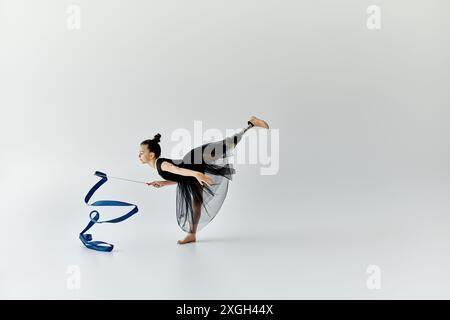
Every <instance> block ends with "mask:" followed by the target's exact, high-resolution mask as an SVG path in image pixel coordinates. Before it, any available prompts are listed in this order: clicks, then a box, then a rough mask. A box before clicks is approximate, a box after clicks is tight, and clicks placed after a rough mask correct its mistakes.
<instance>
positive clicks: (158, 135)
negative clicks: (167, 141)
mask: <svg viewBox="0 0 450 320" xmlns="http://www.w3.org/2000/svg"><path fill="white" fill-rule="evenodd" d="M160 138H161V135H160V134H159V133H157V134H156V135H155V137H154V138H153V141H155V142H156V143H159V142H160V141H161V139H160Z"/></svg>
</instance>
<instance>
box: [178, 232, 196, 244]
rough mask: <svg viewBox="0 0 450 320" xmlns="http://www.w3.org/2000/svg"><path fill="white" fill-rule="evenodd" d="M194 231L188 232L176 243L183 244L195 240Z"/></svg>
mask: <svg viewBox="0 0 450 320" xmlns="http://www.w3.org/2000/svg"><path fill="white" fill-rule="evenodd" d="M195 241H196V239H195V233H188V234H187V236H186V238H184V239H183V240H178V241H177V243H178V244H185V243H189V242H195Z"/></svg>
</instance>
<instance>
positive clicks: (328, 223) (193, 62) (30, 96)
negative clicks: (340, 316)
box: [0, 0, 450, 299]
mask: <svg viewBox="0 0 450 320" xmlns="http://www.w3.org/2000/svg"><path fill="white" fill-rule="evenodd" d="M0 4H1V6H0V8H1V9H0V18H1V19H0V41H1V42H0V63H1V65H0V66H1V69H0V84H1V92H0V108H1V117H0V125H1V126H0V139H1V140H0V142H1V143H0V150H1V151H0V164H1V165H0V194H1V200H2V201H1V209H0V217H1V223H0V225H1V228H2V232H1V233H0V240H1V242H0V246H1V252H2V255H1V257H0V263H1V265H0V297H1V298H7V299H10V298H44V299H46V298H61V299H78V298H88V299H91V298H106V299H109V298H121V299H131V298H138V299H167V298H169V299H172V298H176V299H197V298H208V299H215V298H231V299H234V298H235V299H240V298H253V299H260V298H268V299H277V298H286V299H299V298H344V299H345V298H369V299H380V298H418V297H420V298H450V288H449V286H448V284H449V281H450V276H449V274H448V270H449V267H450V258H449V255H448V252H449V249H450V244H449V241H450V236H449V233H448V230H449V227H450V218H449V209H450V200H449V199H450V198H449V196H448V194H449V191H450V183H449V175H450V170H449V169H450V165H449V163H450V162H449V161H450V153H449V148H448V146H449V136H450V126H449V123H448V119H449V116H450V94H449V90H448V88H449V84H450V76H449V72H448V70H449V67H450V44H449V42H448V39H449V35H450V34H449V33H450V25H449V12H450V10H449V9H450V5H449V2H448V1H445V0H432V1H406V0H395V1H386V0H379V1H377V3H376V5H378V6H379V8H380V10H381V29H376V30H371V29H368V27H367V24H366V22H367V19H368V18H369V16H370V14H368V13H367V12H366V9H367V8H368V7H369V6H370V5H373V4H374V3H372V2H371V1H359V0H358V1H357V0H341V1H332V0H321V1H288V0H286V1H268V0H264V1H250V0H244V1H222V0H214V1H206V0H202V1H201V0H193V1H182V0H170V1H137V0H136V1H129V2H127V3H125V2H124V1H111V0H108V1H99V0H95V1H87V0H83V1H81V0H77V1H56V0H41V1H31V0H27V1H25V0H14V1H12V0H11V1H9V0H8V1H6V0H2V1H0ZM70 5H75V6H76V7H75V8H79V9H80V16H79V17H80V29H76V28H75V29H71V28H72V27H73V18H74V12H76V10H75V11H73V8H74V7H70ZM68 24H69V27H68ZM253 114H254V115H257V116H260V117H262V118H264V119H266V120H267V121H268V122H269V123H270V125H271V127H272V128H273V129H276V130H279V137H280V139H279V171H278V172H277V174H275V175H261V174H260V169H261V165H258V164H239V165H238V166H237V175H236V176H235V179H234V180H233V181H232V182H231V184H230V190H229V194H228V198H227V199H226V200H225V203H224V205H223V207H222V210H221V212H220V213H219V215H218V217H217V218H216V219H215V220H214V221H213V222H212V223H211V224H210V225H209V226H208V227H207V228H205V229H204V230H203V231H202V232H201V233H199V235H198V240H199V241H198V242H197V243H196V244H189V245H185V246H178V245H177V244H176V240H177V239H180V238H181V237H183V233H182V231H181V230H180V229H179V227H178V226H177V224H176V220H175V187H174V186H170V187H167V188H163V189H151V188H149V187H146V186H145V185H139V184H133V183H127V182H118V181H114V182H110V183H108V184H106V185H105V186H104V187H103V188H102V189H101V190H100V191H99V192H98V193H97V194H96V196H95V197H94V198H95V199H94V200H97V199H115V200H122V201H129V202H133V203H136V204H137V205H138V206H139V208H140V212H139V213H138V214H137V215H136V216H135V217H133V218H132V219H130V220H127V221H126V222H123V223H121V224H119V225H99V226H95V227H94V229H93V234H94V238H95V239H98V240H105V241H111V242H112V243H114V244H116V248H115V251H114V252H113V253H110V254H105V253H99V252H94V251H89V250H88V249H86V248H84V247H83V246H82V244H81V243H80V242H79V240H78V233H79V232H80V231H81V230H82V229H83V228H84V226H85V225H86V224H87V222H88V213H89V208H87V206H86V205H85V204H84V202H83V198H84V196H85V194H86V192H87V191H88V190H89V188H90V187H91V186H92V185H93V184H94V183H95V182H96V181H97V180H98V179H97V178H96V177H95V176H93V175H92V174H93V172H94V171H95V170H100V171H103V172H106V173H108V174H112V175H116V176H123V177H128V178H132V179H133V178H134V179H137V180H144V181H151V180H154V179H158V176H157V175H156V173H155V172H154V171H152V170H151V168H150V167H148V166H142V165H140V163H139V162H138V158H137V154H138V148H139V143H140V142H141V141H142V140H144V139H147V138H152V137H153V136H154V135H155V134H156V133H158V132H159V133H161V134H162V138H161V145H162V149H163V151H162V156H165V157H170V156H171V150H172V149H173V148H174V146H175V145H176V143H177V142H176V141H172V140H171V134H172V133H173V132H174V131H175V130H177V129H180V128H184V129H186V130H189V131H193V130H194V123H195V121H201V122H202V125H203V128H204V130H206V129H208V128H217V129H220V130H225V129H228V128H233V129H237V128H241V127H244V126H245V125H246V121H247V119H248V117H249V116H250V115H253ZM258 130H259V129H258ZM250 139H251V138H250ZM239 147H241V146H238V148H239ZM120 213H121V212H120V211H119V214H120ZM373 265H374V266H376V267H375V269H370V267H369V266H373ZM368 268H369V269H368ZM74 270H75V271H74ZM367 270H369V273H368V272H367ZM370 270H377V271H376V274H371V272H372V271H370ZM74 276H77V277H78V278H77V279H78V280H77V281H75V282H72V281H73V277H74ZM373 276H377V277H378V276H380V277H381V278H380V277H378V278H377V279H378V280H380V282H379V283H380V285H381V287H380V288H379V289H375V290H373V289H371V286H370V285H369V286H368V281H369V282H370V281H371V279H372V280H373V278H371V277H373ZM73 283H76V285H75V286H74V285H73Z"/></svg>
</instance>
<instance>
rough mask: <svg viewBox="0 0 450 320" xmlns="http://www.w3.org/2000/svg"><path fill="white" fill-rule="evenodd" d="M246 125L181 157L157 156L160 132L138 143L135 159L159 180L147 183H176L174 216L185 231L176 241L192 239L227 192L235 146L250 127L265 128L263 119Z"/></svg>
mask: <svg viewBox="0 0 450 320" xmlns="http://www.w3.org/2000/svg"><path fill="white" fill-rule="evenodd" d="M247 124H248V126H247V127H246V128H244V129H242V130H241V131H239V132H238V133H236V134H234V135H232V136H230V137H227V138H225V139H224V140H221V141H218V142H210V143H206V144H204V145H201V146H199V147H197V148H194V149H192V150H191V151H189V152H188V153H187V154H186V155H185V156H184V157H183V159H182V160H172V159H168V158H163V157H160V155H161V147H160V145H159V142H160V138H161V135H160V134H159V133H158V134H157V135H155V137H154V138H153V139H149V140H145V141H142V142H141V145H140V152H139V159H140V160H141V162H142V163H145V164H148V165H150V167H152V168H154V169H156V170H157V171H158V174H159V175H160V176H161V177H162V178H164V179H165V180H163V181H153V182H149V183H147V184H148V185H149V186H153V187H155V188H160V187H163V186H167V185H173V184H177V194H176V216H177V222H178V225H179V226H180V227H181V229H182V230H183V231H185V232H187V236H186V237H185V238H184V239H183V240H178V242H177V243H178V244H185V243H189V242H195V241H196V237H195V235H196V233H197V232H198V231H199V230H201V229H202V228H203V227H205V226H206V225H207V224H208V223H209V222H211V220H212V219H214V217H215V216H216V215H217V213H218V212H219V210H220V208H221V206H222V203H223V201H224V200H225V197H226V195H227V191H228V181H229V180H231V179H232V175H233V174H234V173H235V170H234V168H233V167H232V165H231V164H229V163H228V162H227V158H228V157H229V156H230V155H231V152H232V151H233V150H234V148H235V147H236V145H237V144H238V143H239V141H240V140H241V139H242V136H243V135H244V133H245V132H247V130H249V129H251V128H252V127H254V126H256V127H261V128H265V129H269V125H268V124H267V122H265V121H264V120H261V119H259V118H257V117H255V116H252V117H251V118H250V120H249V121H247Z"/></svg>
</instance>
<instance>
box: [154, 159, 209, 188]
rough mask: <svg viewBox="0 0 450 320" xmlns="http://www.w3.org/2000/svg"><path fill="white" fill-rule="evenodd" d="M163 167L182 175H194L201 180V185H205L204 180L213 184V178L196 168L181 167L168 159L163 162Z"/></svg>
mask: <svg viewBox="0 0 450 320" xmlns="http://www.w3.org/2000/svg"><path fill="white" fill-rule="evenodd" d="M161 169H162V170H164V171H168V172H172V173H174V174H178V175H182V176H187V177H194V178H196V179H197V180H198V182H200V184H201V185H203V182H204V183H206V184H207V185H208V186H211V185H212V183H213V181H212V179H211V178H210V177H208V176H207V175H206V174H203V173H201V172H199V171H195V170H190V169H186V168H180V167H178V166H176V165H174V164H172V163H170V162H167V161H163V163H161Z"/></svg>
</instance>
